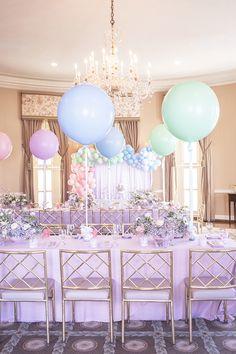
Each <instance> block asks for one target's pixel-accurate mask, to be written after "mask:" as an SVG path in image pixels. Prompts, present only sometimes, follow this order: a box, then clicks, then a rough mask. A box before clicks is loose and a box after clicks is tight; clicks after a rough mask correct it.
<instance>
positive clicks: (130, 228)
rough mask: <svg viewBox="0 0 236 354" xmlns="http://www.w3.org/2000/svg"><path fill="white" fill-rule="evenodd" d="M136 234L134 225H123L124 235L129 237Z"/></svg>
mask: <svg viewBox="0 0 236 354" xmlns="http://www.w3.org/2000/svg"><path fill="white" fill-rule="evenodd" d="M133 233H134V225H133V224H122V235H129V234H133Z"/></svg>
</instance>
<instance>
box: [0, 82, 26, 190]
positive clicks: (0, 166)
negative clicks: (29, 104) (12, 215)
mask: <svg viewBox="0 0 236 354" xmlns="http://www.w3.org/2000/svg"><path fill="white" fill-rule="evenodd" d="M0 131H1V132H4V133H6V134H7V135H8V136H9V137H10V139H11V141H12V144H13V151H12V154H11V155H10V157H9V158H8V159H6V160H4V161H0V193H1V192H7V191H12V192H21V191H22V179H21V175H22V173H21V169H22V161H23V160H22V158H23V155H22V149H21V122H20V94H19V93H18V92H17V91H16V90H10V89H2V88H0Z"/></svg>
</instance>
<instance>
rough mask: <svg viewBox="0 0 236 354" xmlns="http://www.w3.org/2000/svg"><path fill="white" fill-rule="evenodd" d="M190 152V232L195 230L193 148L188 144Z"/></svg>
mask: <svg viewBox="0 0 236 354" xmlns="http://www.w3.org/2000/svg"><path fill="white" fill-rule="evenodd" d="M188 152H189V210H190V225H189V227H190V231H192V229H193V147H192V143H188Z"/></svg>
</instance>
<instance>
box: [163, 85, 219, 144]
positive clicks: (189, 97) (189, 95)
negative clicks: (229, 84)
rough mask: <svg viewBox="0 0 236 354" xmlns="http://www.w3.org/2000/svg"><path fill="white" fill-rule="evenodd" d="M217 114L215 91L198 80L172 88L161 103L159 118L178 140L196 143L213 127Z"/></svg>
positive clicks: (217, 106)
mask: <svg viewBox="0 0 236 354" xmlns="http://www.w3.org/2000/svg"><path fill="white" fill-rule="evenodd" d="M219 114H220V107H219V101H218V98H217V96H216V94H215V93H214V91H213V90H212V89H211V88H210V87H209V86H207V85H206V84H204V83H203V82H198V81H187V82H184V83H182V84H178V85H175V86H174V87H172V88H171V89H170V90H169V91H168V93H167V95H166V96H165V98H164V100H163V103H162V116H163V119H164V123H165V125H166V127H167V128H168V130H169V131H170V132H171V133H172V134H173V135H174V136H176V137H177V138H178V139H181V140H184V141H188V142H193V141H198V140H200V139H202V138H204V137H206V136H207V135H208V134H210V133H211V131H212V130H213V129H214V128H215V126H216V124H217V122H218V118H219Z"/></svg>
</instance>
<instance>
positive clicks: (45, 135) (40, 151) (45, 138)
mask: <svg viewBox="0 0 236 354" xmlns="http://www.w3.org/2000/svg"><path fill="white" fill-rule="evenodd" d="M29 145H30V151H31V153H32V154H33V155H34V156H36V157H38V158H39V159H41V160H47V159H50V158H51V157H53V156H54V155H55V154H56V153H57V151H58V149H59V142H58V139H57V136H56V135H55V134H54V133H53V132H51V131H50V130H45V129H40V130H37V131H36V132H35V133H34V134H33V135H32V136H31V138H30V143H29Z"/></svg>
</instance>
